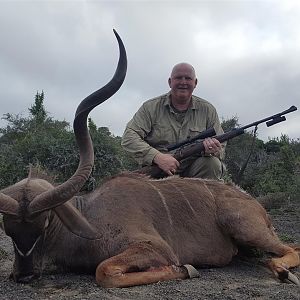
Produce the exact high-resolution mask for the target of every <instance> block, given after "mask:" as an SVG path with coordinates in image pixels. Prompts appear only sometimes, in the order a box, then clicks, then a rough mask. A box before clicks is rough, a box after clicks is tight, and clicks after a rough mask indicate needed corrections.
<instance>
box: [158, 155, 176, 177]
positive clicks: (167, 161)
mask: <svg viewBox="0 0 300 300" xmlns="http://www.w3.org/2000/svg"><path fill="white" fill-rule="evenodd" d="M153 162H154V163H155V164H157V165H158V167H159V168H160V169H162V170H163V171H164V172H165V173H167V174H168V175H174V174H175V172H176V170H177V168H178V167H179V165H180V164H179V161H178V160H176V159H175V158H174V157H173V156H172V155H171V154H164V153H158V154H156V155H155V157H154V159H153Z"/></svg>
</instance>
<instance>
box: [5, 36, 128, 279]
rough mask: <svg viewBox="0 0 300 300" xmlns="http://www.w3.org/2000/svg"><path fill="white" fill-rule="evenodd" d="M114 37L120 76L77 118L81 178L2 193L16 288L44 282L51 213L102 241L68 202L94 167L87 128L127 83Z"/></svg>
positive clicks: (33, 182) (29, 182) (28, 182)
mask: <svg viewBox="0 0 300 300" xmlns="http://www.w3.org/2000/svg"><path fill="white" fill-rule="evenodd" d="M114 33H115V35H116V38H117V40H118V45H119V51H120V57H119V62H118V66H117V69H116V72H115V74H114V76H113V78H112V79H111V81H110V82H109V83H107V84H106V85H105V86H104V87H102V88H101V89H99V90H97V91H95V92H94V93H92V94H91V95H89V96H88V97H86V98H85V99H84V100H83V101H82V102H81V103H80V104H79V106H78V108H77V110H76V113H75V118H74V123H73V128H74V134H75V137H76V141H77V144H78V147H79V152H80V162H79V165H78V168H77V170H76V172H75V173H74V174H73V175H72V177H71V178H69V179H68V180H67V181H66V182H64V183H62V184H61V185H58V186H55V187H54V186H53V185H51V184H50V183H49V182H47V181H46V180H43V179H38V178H32V177H31V176H30V175H29V176H28V178H27V179H24V180H22V181H20V182H18V183H16V184H14V185H12V186H10V187H7V188H5V189H3V190H1V191H0V212H1V213H2V214H3V224H2V227H3V230H4V231H5V233H6V234H7V235H8V236H10V237H11V238H12V241H13V246H14V252H15V261H14V267H13V272H12V278H13V279H14V280H15V281H16V282H24V283H26V282H29V281H31V279H33V278H36V277H39V276H40V273H41V271H42V256H43V251H44V250H45V249H43V244H44V242H45V238H47V237H46V232H47V227H48V226H49V223H50V222H51V211H54V212H55V213H56V215H57V216H58V217H59V218H60V219H61V221H62V222H63V223H64V225H65V226H66V227H67V228H68V229H69V230H71V231H72V232H73V233H75V234H77V235H79V236H81V237H84V238H90V239H93V238H96V233H95V232H94V231H93V228H92V227H91V226H90V225H89V223H88V222H87V220H86V219H85V218H84V217H83V216H82V215H81V214H80V213H79V211H77V210H76V209H75V208H74V207H72V206H70V205H69V204H68V202H67V201H68V200H70V199H71V198H72V197H73V196H74V195H76V194H77V193H78V192H79V190H80V189H81V187H82V186H83V185H84V183H85V181H86V180H87V178H88V177H89V175H90V173H91V171H92V167H93V164H94V150H93V144H92V141H91V138H90V135H89V131H88V127H87V118H88V114H89V113H90V111H91V110H92V109H93V108H95V107H96V106H97V105H99V104H101V103H102V102H104V101H105V100H107V99H108V98H110V97H111V96H112V95H113V94H115V93H116V92H117V91H118V89H119V88H120V87H121V85H122V83H123V81H124V79H125V75H126V70H127V58H126V51H125V48H124V45H123V43H122V40H121V39H120V37H119V35H118V34H117V33H116V31H114ZM62 207H63V209H62ZM64 215H65V216H64ZM66 216H67V217H66ZM72 220H73V221H72Z"/></svg>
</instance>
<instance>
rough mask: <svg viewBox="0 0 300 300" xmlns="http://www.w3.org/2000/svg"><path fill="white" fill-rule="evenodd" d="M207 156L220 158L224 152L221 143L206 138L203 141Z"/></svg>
mask: <svg viewBox="0 0 300 300" xmlns="http://www.w3.org/2000/svg"><path fill="white" fill-rule="evenodd" d="M203 145H204V148H205V154H210V155H213V156H217V157H219V156H220V154H221V151H222V145H221V143H220V142H219V141H218V140H217V139H215V138H206V139H204V141H203Z"/></svg>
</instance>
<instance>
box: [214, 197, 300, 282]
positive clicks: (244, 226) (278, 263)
mask: <svg viewBox="0 0 300 300" xmlns="http://www.w3.org/2000/svg"><path fill="white" fill-rule="evenodd" d="M238 204H239V203H237V204H236V208H235V209H234V210H233V209H232V210H230V211H229V210H228V211H223V215H221V214H220V215H219V216H218V218H219V220H220V224H221V225H222V228H224V229H225V230H226V231H227V232H228V233H229V234H230V235H231V237H232V238H233V239H234V240H235V241H236V242H237V243H240V244H242V245H249V246H251V247H255V248H257V249H261V250H264V251H266V252H269V253H273V254H275V255H277V256H278V257H276V258H271V259H270V261H269V262H268V267H269V268H270V269H271V271H272V272H273V273H274V274H275V276H276V277H278V278H279V279H280V280H284V279H288V280H290V281H292V282H294V283H296V284H299V285H300V283H299V280H298V279H297V277H296V276H295V275H293V274H291V273H290V272H289V270H288V269H289V268H293V267H297V266H300V257H299V252H298V251H299V250H300V249H299V248H292V247H290V246H288V245H285V244H283V243H282V242H281V241H280V239H279V238H278V236H277V235H276V234H275V232H274V229H273V227H272V224H271V222H270V220H269V218H268V217H267V215H266V214H265V212H264V211H262V210H260V209H259V208H258V207H255V206H253V203H251V202H244V203H243V208H241V207H239V205H238ZM247 206H249V207H248V208H247ZM232 207H235V206H234V204H232ZM224 216H225V217H224Z"/></svg>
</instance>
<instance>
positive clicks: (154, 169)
mask: <svg viewBox="0 0 300 300" xmlns="http://www.w3.org/2000/svg"><path fill="white" fill-rule="evenodd" d="M244 132H245V130H244V129H243V128H235V129H232V130H230V131H228V132H226V133H223V134H220V135H217V136H214V138H215V139H217V140H218V141H219V142H220V143H223V142H226V141H228V140H230V139H232V138H234V137H236V136H238V135H241V134H243V133H244ZM204 150H205V149H204V145H203V141H196V142H194V143H192V144H188V145H186V146H182V147H180V148H179V149H177V150H176V151H175V152H174V154H173V156H174V157H175V158H176V159H177V160H178V161H181V160H183V159H185V158H188V157H190V156H199V157H200V156H202V155H203V153H204ZM135 172H137V173H141V174H145V175H149V176H150V177H152V178H157V179H158V178H163V177H166V176H167V174H166V173H165V172H164V171H163V170H162V169H160V168H159V167H158V166H157V165H152V166H145V167H142V168H141V169H139V170H137V171H135Z"/></svg>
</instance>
